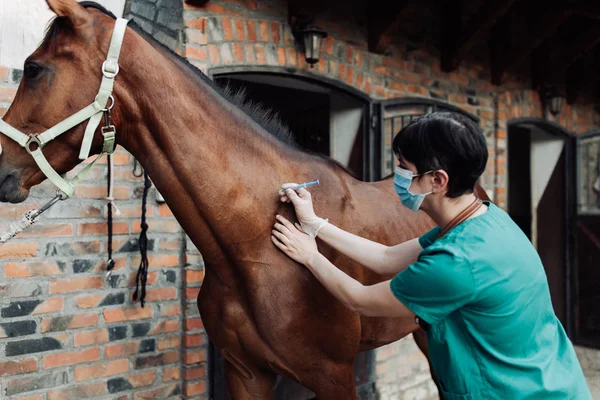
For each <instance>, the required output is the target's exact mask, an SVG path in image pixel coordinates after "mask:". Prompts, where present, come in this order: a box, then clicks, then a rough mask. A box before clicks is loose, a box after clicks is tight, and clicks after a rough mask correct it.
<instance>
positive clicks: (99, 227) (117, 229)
mask: <svg viewBox="0 0 600 400" xmlns="http://www.w3.org/2000/svg"><path fill="white" fill-rule="evenodd" d="M112 225H113V226H112V233H113V235H126V234H128V233H129V223H128V222H114V221H113V224H112ZM106 234H108V225H107V224H106V222H88V223H83V224H78V225H77V235H106Z"/></svg>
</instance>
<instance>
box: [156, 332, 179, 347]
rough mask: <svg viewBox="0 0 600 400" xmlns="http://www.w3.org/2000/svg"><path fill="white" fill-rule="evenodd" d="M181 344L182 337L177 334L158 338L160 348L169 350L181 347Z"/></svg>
mask: <svg viewBox="0 0 600 400" xmlns="http://www.w3.org/2000/svg"><path fill="white" fill-rule="evenodd" d="M180 345H181V337H180V336H179V335H177V336H166V337H163V338H160V339H158V343H157V347H158V350H167V349H173V348H176V347H179V346H180Z"/></svg>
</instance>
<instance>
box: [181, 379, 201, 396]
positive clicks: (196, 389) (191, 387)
mask: <svg viewBox="0 0 600 400" xmlns="http://www.w3.org/2000/svg"><path fill="white" fill-rule="evenodd" d="M204 392H206V382H205V381H199V382H187V383H186V385H185V387H184V391H183V394H184V395H185V396H196V395H198V394H202V393H204Z"/></svg>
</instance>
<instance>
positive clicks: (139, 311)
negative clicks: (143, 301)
mask: <svg viewBox="0 0 600 400" xmlns="http://www.w3.org/2000/svg"><path fill="white" fill-rule="evenodd" d="M144 318H152V308H151V307H144V308H141V307H130V308H115V309H109V310H104V321H105V322H106V323H114V322H123V321H132V320H137V319H144Z"/></svg>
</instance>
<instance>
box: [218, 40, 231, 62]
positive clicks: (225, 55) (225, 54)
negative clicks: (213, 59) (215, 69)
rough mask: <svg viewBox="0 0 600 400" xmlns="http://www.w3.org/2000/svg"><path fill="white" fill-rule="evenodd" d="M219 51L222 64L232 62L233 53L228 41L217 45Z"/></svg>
mask: <svg viewBox="0 0 600 400" xmlns="http://www.w3.org/2000/svg"><path fill="white" fill-rule="evenodd" d="M219 53H220V54H221V61H222V63H223V64H232V63H233V53H232V51H231V44H230V43H223V44H222V45H221V46H219Z"/></svg>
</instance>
